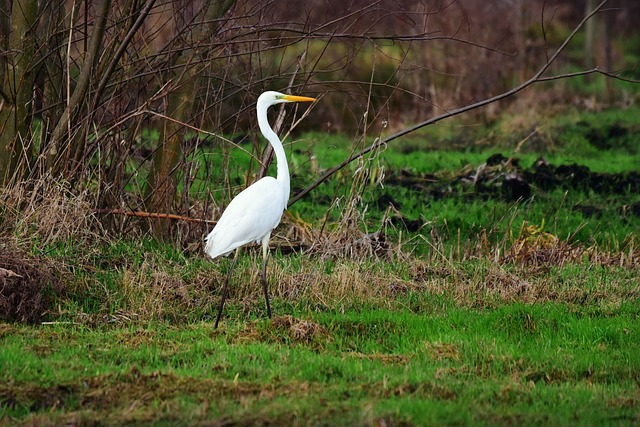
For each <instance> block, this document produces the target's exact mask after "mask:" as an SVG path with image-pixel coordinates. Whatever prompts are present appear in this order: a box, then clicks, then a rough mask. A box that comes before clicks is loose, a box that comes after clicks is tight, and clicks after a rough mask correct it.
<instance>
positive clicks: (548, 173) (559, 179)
mask: <svg viewBox="0 0 640 427" xmlns="http://www.w3.org/2000/svg"><path fill="white" fill-rule="evenodd" d="M385 184H386V185H388V186H390V187H394V186H396V187H403V188H406V189H409V190H417V191H420V192H422V193H423V194H424V196H425V197H426V198H431V199H436V200H438V199H442V198H445V197H459V196H460V195H463V196H464V197H465V198H466V199H474V198H477V199H482V200H486V199H502V200H508V201H516V200H520V199H528V198H529V197H531V196H532V195H533V194H534V193H535V192H549V191H553V190H555V189H558V188H560V189H565V190H571V189H574V190H581V191H584V192H589V191H593V192H595V193H598V194H624V193H637V192H640V173H639V172H635V171H633V172H626V173H602V172H594V171H592V170H590V169H589V168H588V167H587V166H583V165H578V164H575V163H574V164H569V165H553V164H550V163H548V162H547V161H546V160H545V159H544V158H539V159H537V160H536V161H535V162H534V163H533V164H532V165H531V166H529V167H523V166H521V162H520V160H519V159H517V158H508V157H505V156H503V155H502V154H494V155H491V156H490V157H488V158H487V160H486V162H485V163H483V164H481V165H478V166H477V167H475V168H473V167H468V168H465V169H464V170H462V171H461V172H460V173H458V174H457V175H455V176H453V177H437V176H435V175H433V174H416V173H412V172H410V171H407V170H402V171H400V172H399V173H393V172H390V173H388V178H387V179H386V180H385ZM390 191H391V192H392V191H393V190H390ZM376 204H377V205H378V206H381V205H384V206H388V205H392V206H394V207H395V208H396V209H400V208H401V206H400V204H399V202H397V201H396V199H395V198H394V197H393V195H391V194H384V195H382V196H380V198H379V199H378V200H377V201H376ZM636 210H638V209H635V208H631V209H629V213H630V214H633V213H634V212H635V211H636Z"/></svg>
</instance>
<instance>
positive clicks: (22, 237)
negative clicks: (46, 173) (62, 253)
mask: <svg viewBox="0 0 640 427" xmlns="http://www.w3.org/2000/svg"><path fill="white" fill-rule="evenodd" d="M0 198H1V199H2V200H3V202H2V205H1V206H0V235H4V236H12V237H13V238H14V239H16V240H17V241H18V242H22V243H24V242H29V241H32V240H36V241H37V242H38V245H39V246H40V247H45V246H47V245H49V244H51V243H53V242H57V241H65V240H68V239H75V240H80V239H82V240H84V241H92V240H96V239H97V238H99V236H101V235H104V230H102V225H101V223H100V222H99V221H98V220H97V218H96V217H95V216H94V215H93V213H92V212H93V209H92V208H93V206H94V205H95V201H94V200H93V199H92V196H91V194H90V193H89V192H88V191H85V192H82V193H80V194H75V193H73V192H72V191H71V190H70V186H69V185H68V184H66V183H65V182H63V181H57V180H55V179H53V178H51V177H49V178H48V179H44V178H43V179H38V180H30V181H24V182H20V183H17V184H15V185H12V186H7V187H2V188H0ZM96 231H101V232H100V233H97V232H96Z"/></svg>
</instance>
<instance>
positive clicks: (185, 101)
mask: <svg viewBox="0 0 640 427" xmlns="http://www.w3.org/2000/svg"><path fill="white" fill-rule="evenodd" d="M234 4H235V0H226V1H223V2H218V1H214V2H213V4H208V5H207V6H206V7H207V9H206V12H205V13H204V14H203V21H204V22H207V23H208V24H206V25H205V24H202V23H201V24H200V25H198V26H197V27H196V29H195V30H194V33H195V34H194V35H193V39H194V40H203V39H205V37H209V38H211V37H213V35H214V33H215V31H216V30H217V28H218V23H219V22H220V18H222V16H223V15H224V14H225V13H227V11H228V10H229V9H230V8H231V7H232V6H233V5H234ZM181 10H183V9H181ZM184 21H185V22H187V21H188V19H184ZM207 33H208V34H207ZM193 58H195V49H194V48H191V49H183V50H181V51H180V55H179V56H176V57H175V58H174V61H175V62H174V64H175V65H179V66H178V67H174V68H175V69H176V71H175V72H174V73H173V76H174V79H175V80H176V81H175V85H174V87H176V88H177V89H176V90H175V91H174V92H172V93H170V94H169V95H168V96H167V104H168V105H167V109H166V111H167V113H168V114H169V116H170V117H171V118H173V119H174V120H175V121H165V123H164V126H163V132H162V135H161V136H160V141H159V142H160V144H161V145H160V146H159V147H158V149H157V150H156V152H155V154H154V157H153V164H152V169H151V171H150V172H149V178H148V180H147V187H146V194H145V196H146V197H145V205H146V206H145V207H146V209H147V211H149V212H157V213H167V214H168V213H171V211H172V206H173V202H174V200H175V196H176V189H177V186H178V181H177V176H178V173H177V167H178V165H179V162H180V160H181V157H182V145H183V141H184V130H182V129H181V128H182V126H181V125H180V124H179V123H184V122H187V121H188V119H189V115H190V114H191V113H192V112H193V109H194V106H195V105H196V103H195V100H196V99H197V98H198V96H197V95H198V93H197V91H198V88H199V87H200V85H199V84H198V77H197V74H198V73H197V70H196V69H195V67H194V66H193V65H192V64H191V63H190V61H191V60H192V59H193ZM185 191H187V189H185ZM169 224H170V223H169V221H168V220H167V219H162V218H158V219H155V220H154V222H153V224H152V228H153V232H154V235H155V236H156V237H157V238H163V237H164V236H166V234H167V231H168V228H169Z"/></svg>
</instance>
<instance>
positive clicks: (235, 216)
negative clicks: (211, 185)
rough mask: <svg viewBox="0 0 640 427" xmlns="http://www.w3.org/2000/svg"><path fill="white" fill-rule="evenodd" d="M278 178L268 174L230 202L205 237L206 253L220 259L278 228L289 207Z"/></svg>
mask: <svg viewBox="0 0 640 427" xmlns="http://www.w3.org/2000/svg"><path fill="white" fill-rule="evenodd" d="M285 207H286V206H285V205H284V195H283V192H282V188H281V185H280V183H278V181H277V180H276V179H275V178H273V177H270V176H267V177H264V178H262V179H260V180H259V181H257V182H255V183H253V184H252V185H251V186H249V187H248V188H246V189H244V190H243V191H242V192H241V193H240V194H238V195H237V196H236V197H234V199H233V200H232V201H231V203H229V206H227V208H226V209H225V211H224V212H223V213H222V216H221V217H220V220H219V221H218V223H217V224H216V226H215V227H214V228H213V230H212V231H211V233H209V235H208V236H207V237H206V238H205V241H206V245H205V248H204V250H205V252H206V253H207V254H208V255H209V256H210V257H211V258H216V257H218V256H220V255H227V254H229V253H231V252H232V251H233V250H234V249H236V248H238V247H240V246H243V245H246V244H247V243H250V242H253V241H260V240H262V237H264V236H265V235H266V234H267V233H269V232H270V231H271V230H273V229H274V228H276V227H277V225H278V224H279V223H280V218H281V217H282V212H283V211H284V209H285Z"/></svg>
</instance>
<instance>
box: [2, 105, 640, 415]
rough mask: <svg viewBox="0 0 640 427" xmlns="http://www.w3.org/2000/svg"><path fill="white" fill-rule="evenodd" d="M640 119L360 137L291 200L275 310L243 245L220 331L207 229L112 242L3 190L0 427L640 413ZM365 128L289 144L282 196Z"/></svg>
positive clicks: (91, 221)
mask: <svg viewBox="0 0 640 427" xmlns="http://www.w3.org/2000/svg"><path fill="white" fill-rule="evenodd" d="M638 114H639V112H638V110H637V109H630V110H616V111H605V112H600V113H598V114H597V115H596V114H584V113H571V114H565V115H562V116H559V117H557V118H555V119H554V120H549V121H548V122H545V126H544V127H542V126H539V125H536V126H534V128H536V129H537V130H536V131H535V132H532V127H531V126H532V125H530V124H526V125H521V124H520V125H518V126H516V125H514V124H513V123H512V120H514V119H509V118H503V119H502V120H501V121H499V122H497V123H495V124H494V125H493V126H492V127H487V128H482V129H477V127H473V128H472V127H457V126H446V127H438V128H434V129H431V130H427V131H425V132H424V133H422V134H416V135H412V136H411V138H408V139H406V140H403V141H398V144H396V145H390V146H389V147H387V148H386V149H385V150H383V151H381V152H377V153H373V154H372V155H371V156H368V157H367V158H366V159H364V160H363V161H362V162H360V163H359V164H354V165H352V166H351V167H349V168H347V169H345V170H344V171H341V172H340V173H339V174H337V175H336V176H335V177H334V178H333V179H332V180H331V181H330V182H327V183H325V184H323V185H322V186H320V187H319V188H318V189H316V190H315V191H314V192H313V193H312V196H311V197H307V198H305V199H303V200H301V201H300V202H299V203H297V204H295V205H294V206H293V207H292V208H291V210H290V215H288V216H287V217H286V218H285V221H284V224H283V225H282V226H281V227H280V228H279V230H278V233H277V235H276V236H275V237H276V238H275V243H276V245H274V246H277V248H276V247H274V250H273V251H272V260H271V263H270V265H269V281H270V293H271V296H272V308H273V311H274V318H273V319H272V320H268V319H266V309H265V307H264V300H263V298H262V297H261V291H260V289H259V282H258V277H259V276H258V267H259V263H260V251H259V250H258V249H257V248H249V249H247V250H246V251H245V252H244V254H245V255H244V256H242V257H241V258H240V259H239V260H238V264H237V266H236V269H235V272H234V276H233V279H232V286H231V292H230V299H229V300H228V302H227V305H226V307H225V314H224V317H223V319H222V322H221V325H220V327H219V329H217V330H216V329H214V328H213V317H214V316H215V310H216V307H217V304H218V302H219V297H220V285H221V283H222V280H224V277H225V274H226V271H227V269H228V267H229V263H230V260H227V259H223V260H220V261H215V262H211V261H210V260H209V259H207V258H206V257H205V256H204V255H203V254H202V252H201V247H200V245H201V243H200V241H199V237H193V236H201V235H202V234H204V232H205V231H206V228H204V227H203V228H202V229H195V230H192V229H190V230H188V233H187V232H185V233H184V236H185V237H184V238H183V240H182V241H180V242H176V243H160V242H157V241H155V240H153V239H152V238H151V237H149V236H148V235H146V234H145V233H144V232H142V231H141V230H140V224H139V223H138V222H135V221H136V220H135V219H131V220H129V222H127V223H125V226H126V227H125V226H123V229H124V228H126V229H127V230H129V232H128V233H123V235H120V236H117V235H114V233H113V232H107V231H105V230H104V229H103V228H102V225H101V224H102V223H101V222H100V221H99V218H97V217H96V216H95V215H93V214H92V213H91V203H90V202H88V201H87V200H85V199H82V197H80V196H77V195H69V194H65V193H64V187H63V186H62V190H61V189H60V188H57V187H55V186H54V187H55V188H53V187H52V189H50V190H46V188H49V187H43V188H41V189H40V190H39V191H40V193H42V194H45V195H47V196H46V197H42V199H41V201H40V202H39V204H38V205H37V206H35V205H32V207H33V209H30V210H26V209H24V210H22V211H21V212H20V213H16V211H12V210H11V209H12V208H11V206H24V204H25V203H26V200H28V197H27V196H25V195H24V194H23V193H19V192H18V193H11V194H8V195H6V197H5V200H7V201H6V202H5V205H4V207H3V209H2V211H0V219H2V222H1V225H2V226H1V227H0V229H1V231H2V237H3V239H2V241H1V243H0V267H2V268H4V269H5V270H4V271H2V270H0V280H2V282H1V283H2V284H3V293H2V296H3V299H2V300H1V301H0V302H1V303H2V304H4V305H2V304H0V308H2V309H3V310H4V311H3V313H4V316H5V320H6V322H5V323H0V341H1V345H0V378H1V381H0V424H6V425H12V424H15V425H126V424H129V425H331V426H336V425H345V426H346V425H372V426H391V425H402V426H411V425H416V426H418V425H637V424H638V423H639V422H640V357H638V355H639V354H640V278H639V276H640V274H639V273H640V248H639V246H638V241H637V230H638V229H640V195H639V194H640V193H639V191H638V186H637V185H640V184H636V182H640V181H636V177H637V174H638V168H637V165H638V164H640V149H639V148H638V147H640V141H639V140H638V135H640V132H638V131H639V129H638V127H639V126H640V125H639V124H638V121H637V117H638ZM523 141H524V142H523ZM359 144H361V143H360V142H357V141H356V142H355V143H354V142H353V141H352V140H350V139H348V138H342V137H335V136H329V135H322V134H307V135H303V136H302V137H300V138H299V139H297V140H296V142H295V143H294V144H292V145H290V146H288V154H289V155H290V157H291V159H290V164H291V167H292V170H293V171H294V176H293V180H292V185H293V191H292V193H295V191H296V190H300V189H302V188H303V187H304V186H305V185H307V184H308V183H309V182H311V181H313V179H315V177H317V174H318V173H319V172H320V171H322V169H324V168H327V167H330V166H333V165H334V164H335V163H336V162H338V161H339V160H341V159H342V158H344V156H345V155H346V154H347V153H348V152H349V151H351V150H353V149H354V146H357V145H359ZM247 148H249V149H250V147H247ZM216 150H217V148H216V147H215V146H209V147H205V148H204V149H203V151H202V152H200V153H198V154H197V155H198V156H202V157H203V158H207V159H208V161H211V162H212V165H211V166H210V171H215V170H217V168H219V167H220V165H221V164H222V162H226V163H227V164H228V165H229V168H230V170H231V171H235V175H234V176H232V177H230V181H229V182H230V183H231V185H232V189H233V191H235V190H236V189H237V187H242V185H243V180H245V179H246V174H245V172H244V171H246V169H247V167H248V166H249V164H250V163H251V158H250V156H249V155H247V154H243V153H241V152H236V151H234V152H232V153H230V155H229V156H228V157H226V158H225V157H224V156H218V155H216ZM497 153H500V154H501V155H502V156H503V157H493V158H492V156H494V155H495V154H497ZM540 156H544V159H545V160H544V162H541V161H540V159H539V158H540ZM490 159H491V160H490ZM253 167H254V169H255V164H254V166H253ZM585 167H586V169H585ZM212 173H213V172H209V175H207V174H204V172H203V175H202V176H201V177H200V178H199V179H198V180H196V181H195V182H194V183H193V190H192V191H193V194H194V195H196V196H197V195H198V194H199V193H198V191H199V190H198V189H201V188H203V187H204V186H205V184H206V180H205V178H215V176H212ZM519 180H520V181H519ZM521 181H522V182H526V183H527V184H528V187H526V186H524V184H521ZM527 188H528V190H527V191H528V193H526V192H525V193H526V194H528V196H527V197H515V196H517V195H518V194H520V193H519V192H521V191H525V189H527ZM47 191H50V192H48V193H47ZM212 194H214V195H215V196H216V197H219V198H220V199H221V200H224V198H225V197H226V196H224V195H222V194H219V193H215V192H214V193H212ZM16 200H17V201H19V202H20V203H22V205H21V204H20V203H18V202H16V203H15V204H14V205H12V203H14V201H16ZM16 209H17V208H16ZM7 212H10V213H11V214H8V213H7ZM131 230H134V231H131ZM7 271H11V272H13V273H14V274H17V276H9V275H8V274H9V273H7ZM16 295H17V296H19V298H18V297H16ZM12 304H13V305H12ZM7 307H8V308H7ZM7 313H8V314H7Z"/></svg>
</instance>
